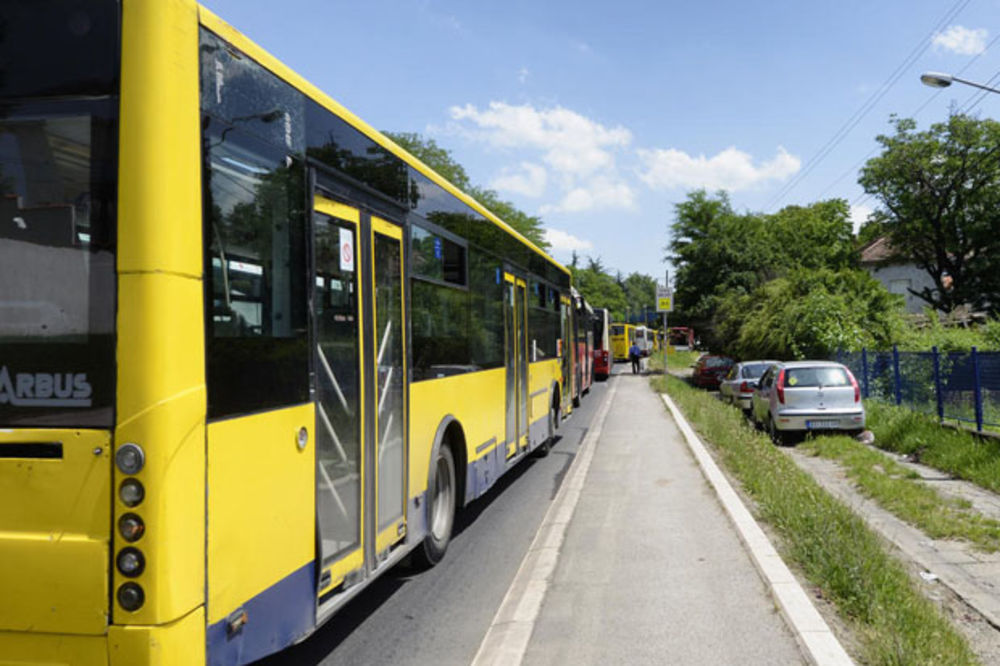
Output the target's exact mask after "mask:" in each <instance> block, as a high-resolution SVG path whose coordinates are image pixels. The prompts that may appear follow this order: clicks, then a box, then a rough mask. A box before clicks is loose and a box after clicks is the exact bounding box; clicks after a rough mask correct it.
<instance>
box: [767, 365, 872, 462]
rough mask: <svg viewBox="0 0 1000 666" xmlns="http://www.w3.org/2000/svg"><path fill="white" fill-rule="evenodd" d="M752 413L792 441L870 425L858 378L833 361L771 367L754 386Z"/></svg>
mask: <svg viewBox="0 0 1000 666" xmlns="http://www.w3.org/2000/svg"><path fill="white" fill-rule="evenodd" d="M751 417H752V418H753V420H754V422H755V423H756V424H757V425H759V426H764V427H765V428H767V430H768V432H770V433H771V438H772V439H773V440H774V441H775V443H779V444H790V443H793V442H795V441H797V440H799V439H801V438H802V437H803V436H804V435H805V434H806V433H808V432H815V431H824V432H829V431H834V432H837V431H839V432H843V433H845V434H850V435H857V434H860V433H861V432H862V431H863V430H864V429H865V408H864V405H863V404H862V402H861V390H860V388H859V387H858V382H857V380H856V379H855V378H854V375H852V374H851V371H850V370H848V369H847V368H846V367H845V366H843V365H841V364H840V363H833V362H831V361H793V362H789V363H778V364H775V365H773V366H771V367H770V368H768V370H767V371H766V372H765V373H764V374H763V376H761V378H760V381H759V382H758V386H757V390H756V391H754V394H753V398H752V400H751Z"/></svg>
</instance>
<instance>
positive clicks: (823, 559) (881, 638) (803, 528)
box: [652, 376, 978, 665]
mask: <svg viewBox="0 0 1000 666" xmlns="http://www.w3.org/2000/svg"><path fill="white" fill-rule="evenodd" d="M652 382H653V385H654V388H656V389H657V390H659V391H664V390H665V391H667V392H668V393H670V395H671V397H672V398H673V399H674V400H675V401H676V402H677V403H678V405H679V407H680V408H681V409H682V410H683V411H684V413H685V415H686V416H687V417H688V418H689V419H690V420H691V422H692V424H693V425H694V427H695V428H696V429H697V430H698V431H699V432H700V433H701V434H702V436H703V437H704V438H705V439H706V440H707V441H708V442H709V443H710V444H711V445H712V446H713V448H714V449H715V451H716V452H717V453H718V455H719V457H720V458H721V461H722V463H723V464H724V466H725V467H726V468H727V469H728V470H729V471H730V472H731V473H732V474H733V475H735V476H736V477H737V478H738V479H739V480H740V482H741V483H742V485H743V488H744V489H745V491H746V492H747V493H748V494H749V495H750V496H751V497H752V498H753V500H754V501H755V502H756V506H757V513H758V515H759V517H760V518H761V519H762V520H764V521H766V522H767V523H769V524H770V525H771V526H772V527H773V528H774V529H775V530H776V531H777V532H778V534H779V535H780V537H781V543H780V548H781V550H782V551H783V554H784V555H785V557H786V558H788V559H789V560H791V561H792V562H794V563H796V564H797V565H798V566H799V567H801V568H802V570H803V571H804V572H805V575H806V576H807V577H808V578H809V580H810V581H811V582H812V583H813V584H814V585H816V586H817V587H818V588H819V590H820V591H821V593H822V594H823V596H824V597H826V598H828V599H830V600H831V601H832V602H833V603H834V604H835V605H836V607H837V609H838V611H839V613H840V614H841V615H842V616H843V617H844V618H845V619H846V620H847V621H848V622H849V623H850V624H851V625H853V627H854V629H855V630H856V633H857V635H858V637H859V639H860V642H861V650H862V654H861V655H858V656H859V657H860V660H861V661H863V662H864V663H867V664H907V665H909V664H974V663H978V662H977V659H976V657H975V655H973V653H972V652H971V650H970V649H969V647H968V645H967V644H966V642H965V640H964V639H963V638H962V637H961V636H960V635H959V634H958V633H957V632H956V631H955V629H954V627H952V626H951V625H950V624H949V623H948V621H947V620H946V619H945V618H944V617H943V616H942V615H941V614H940V613H939V612H938V611H937V609H936V608H935V607H934V605H933V604H932V603H931V602H930V601H928V600H927V599H926V598H924V597H923V596H922V595H921V594H920V593H919V591H918V590H917V589H916V588H915V586H914V583H913V581H912V580H911V579H910V577H909V576H908V574H907V573H906V571H905V569H904V568H903V567H902V565H901V564H900V563H899V562H898V561H896V560H894V559H893V558H892V557H891V556H890V555H889V554H888V553H887V552H886V550H885V548H884V546H883V545H882V542H881V541H880V539H879V538H878V536H876V535H875V533H874V532H872V531H871V530H870V529H869V528H868V527H867V526H866V525H865V523H864V521H863V520H862V519H861V518H860V517H859V516H857V515H856V514H854V513H853V512H852V511H851V510H850V509H849V508H848V507H846V506H844V505H843V504H842V503H840V502H839V501H837V500H836V499H834V498H833V497H832V496H831V495H830V494H828V493H827V492H826V491H824V490H823V489H822V488H821V487H820V486H819V485H818V484H817V483H816V482H815V481H814V480H813V479H812V477H810V476H809V475H808V474H806V473H805V472H803V471H802V470H800V469H799V468H798V467H797V466H796V465H795V463H794V462H792V461H791V460H790V459H788V458H787V457H786V456H785V455H784V454H782V453H781V452H780V451H778V450H776V449H775V447H774V446H773V445H772V444H771V443H770V441H769V440H768V439H767V438H766V437H764V436H763V435H761V434H759V433H757V432H755V431H753V430H752V429H751V428H749V427H748V426H747V424H746V422H745V420H744V419H743V417H742V415H741V414H740V413H739V411H738V410H735V409H731V408H729V407H727V406H726V405H723V404H722V403H721V402H719V401H718V400H716V399H715V397H713V396H712V395H711V394H708V393H705V392H703V391H698V390H696V389H694V388H692V387H691V386H689V385H688V384H687V383H685V382H683V381H681V380H679V379H677V378H675V377H672V376H661V377H656V378H654V379H653V380H652Z"/></svg>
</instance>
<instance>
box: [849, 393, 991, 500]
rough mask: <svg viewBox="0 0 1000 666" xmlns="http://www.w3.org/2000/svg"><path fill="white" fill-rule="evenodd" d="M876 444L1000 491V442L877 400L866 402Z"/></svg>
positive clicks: (870, 426) (988, 488) (869, 424)
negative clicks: (947, 425)
mask: <svg viewBox="0 0 1000 666" xmlns="http://www.w3.org/2000/svg"><path fill="white" fill-rule="evenodd" d="M865 409H866V410H867V413H868V427H869V428H870V429H871V430H872V432H873V433H874V434H875V445H876V446H878V447H880V448H883V449H886V450H887V451H894V452H896V453H904V454H908V455H910V456H912V457H913V458H914V460H916V461H917V462H920V463H922V464H924V465H929V466H930V467H934V468H936V469H939V470H941V471H943V472H947V473H948V474H951V475H952V476H955V477H957V478H960V479H965V480H966V481H971V482H972V483H975V484H976V485H978V486H981V487H983V488H986V489H987V490H992V491H994V492H1000V441H995V440H990V439H979V438H978V437H976V436H975V435H973V434H972V433H969V432H964V431H961V430H952V429H949V428H943V427H941V425H939V424H938V422H937V419H936V418H934V417H932V416H928V415H926V414H921V413H919V412H914V411H911V410H909V409H906V408H905V407H897V406H896V405H890V404H886V403H884V402H879V401H876V400H869V401H866V402H865Z"/></svg>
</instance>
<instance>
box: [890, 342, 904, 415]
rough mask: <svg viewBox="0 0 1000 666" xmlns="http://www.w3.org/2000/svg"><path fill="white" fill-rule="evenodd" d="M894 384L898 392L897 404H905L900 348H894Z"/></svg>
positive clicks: (894, 346)
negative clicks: (900, 376)
mask: <svg viewBox="0 0 1000 666" xmlns="http://www.w3.org/2000/svg"><path fill="white" fill-rule="evenodd" d="M892 383H893V388H894V389H895V392H896V404H897V405H901V404H903V387H902V382H901V381H900V378H899V347H897V346H896V345H893V346H892Z"/></svg>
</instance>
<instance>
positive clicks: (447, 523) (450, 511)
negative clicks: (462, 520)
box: [411, 444, 458, 569]
mask: <svg viewBox="0 0 1000 666" xmlns="http://www.w3.org/2000/svg"><path fill="white" fill-rule="evenodd" d="M433 471H434V473H433V477H432V478H430V479H428V480H427V490H428V493H427V535H426V536H424V540H423V541H422V542H421V544H420V545H419V546H417V547H416V548H415V549H414V551H413V556H412V558H411V562H412V563H413V564H414V565H415V566H416V567H417V568H420V569H429V568H431V567H432V566H434V565H435V564H437V563H438V562H440V561H441V559H442V558H443V557H444V554H445V552H446V551H447V550H448V544H449V543H450V542H451V532H452V529H453V528H454V526H455V508H456V507H457V506H458V483H457V482H456V481H457V479H456V476H455V456H454V454H452V452H451V447H450V446H448V445H447V444H442V446H441V447H440V448H439V449H438V455H437V460H436V461H435V462H434V467H433Z"/></svg>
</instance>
